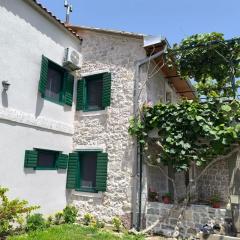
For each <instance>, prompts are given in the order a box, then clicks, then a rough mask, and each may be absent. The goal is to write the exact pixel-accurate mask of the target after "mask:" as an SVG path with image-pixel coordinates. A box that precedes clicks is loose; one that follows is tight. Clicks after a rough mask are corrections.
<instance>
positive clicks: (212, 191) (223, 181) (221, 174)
mask: <svg viewBox="0 0 240 240" xmlns="http://www.w3.org/2000/svg"><path fill="white" fill-rule="evenodd" d="M228 164H229V161H228V160H222V161H219V162H217V163H216V164H214V165H213V166H211V167H210V168H209V169H208V170H207V171H206V172H205V173H204V174H203V175H202V177H201V178H200V179H199V181H198V184H197V193H198V199H199V200H203V201H209V199H210V198H211V197H212V196H216V195H217V196H219V197H220V198H221V200H222V201H223V202H227V201H228V195H229V194H228V192H229V191H228V187H229V165H228ZM199 172H200V171H199Z"/></svg>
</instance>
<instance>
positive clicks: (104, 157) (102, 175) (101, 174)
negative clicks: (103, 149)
mask: <svg viewBox="0 0 240 240" xmlns="http://www.w3.org/2000/svg"><path fill="white" fill-rule="evenodd" d="M107 164H108V154H107V153H98V154H97V174H96V190H97V191H101V192H104V191H106V188H107Z"/></svg>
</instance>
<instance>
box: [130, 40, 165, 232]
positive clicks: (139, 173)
mask: <svg viewBox="0 0 240 240" xmlns="http://www.w3.org/2000/svg"><path fill="white" fill-rule="evenodd" d="M165 41H166V40H165ZM166 50H167V45H166V46H165V47H164V49H163V50H162V51H160V52H157V53H155V54H154V55H152V56H150V57H146V58H144V59H142V60H139V61H137V62H136V77H135V81H134V96H133V98H134V100H133V113H134V117H137V116H138V100H139V99H138V98H139V82H140V68H141V66H143V65H144V64H146V63H148V62H150V61H152V60H154V59H156V58H158V57H160V56H162V55H163V54H164V53H165V52H166ZM135 144H136V148H135V161H136V165H137V166H136V168H137V169H136V170H137V174H136V176H137V184H136V185H137V188H138V190H139V191H138V204H139V205H138V217H137V226H135V223H133V224H134V225H133V227H137V230H138V231H140V229H141V219H142V216H141V215H142V214H141V213H142V162H143V155H142V145H141V144H139V143H138V142H137V140H136V142H135ZM136 202H137V194H133V199H132V204H133V206H132V209H133V220H134V219H136V215H137V210H136V207H135V206H136Z"/></svg>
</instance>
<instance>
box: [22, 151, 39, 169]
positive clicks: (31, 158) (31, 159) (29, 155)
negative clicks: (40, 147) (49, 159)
mask: <svg viewBox="0 0 240 240" xmlns="http://www.w3.org/2000/svg"><path fill="white" fill-rule="evenodd" d="M37 161H38V152H37V151H36V150H26V151H25V160H24V167H25V168H35V167H37Z"/></svg>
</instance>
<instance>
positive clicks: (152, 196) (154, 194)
mask: <svg viewBox="0 0 240 240" xmlns="http://www.w3.org/2000/svg"><path fill="white" fill-rule="evenodd" d="M148 200H149V201H150V202H158V193H157V192H156V191H154V190H153V189H152V188H149V189H148Z"/></svg>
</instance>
